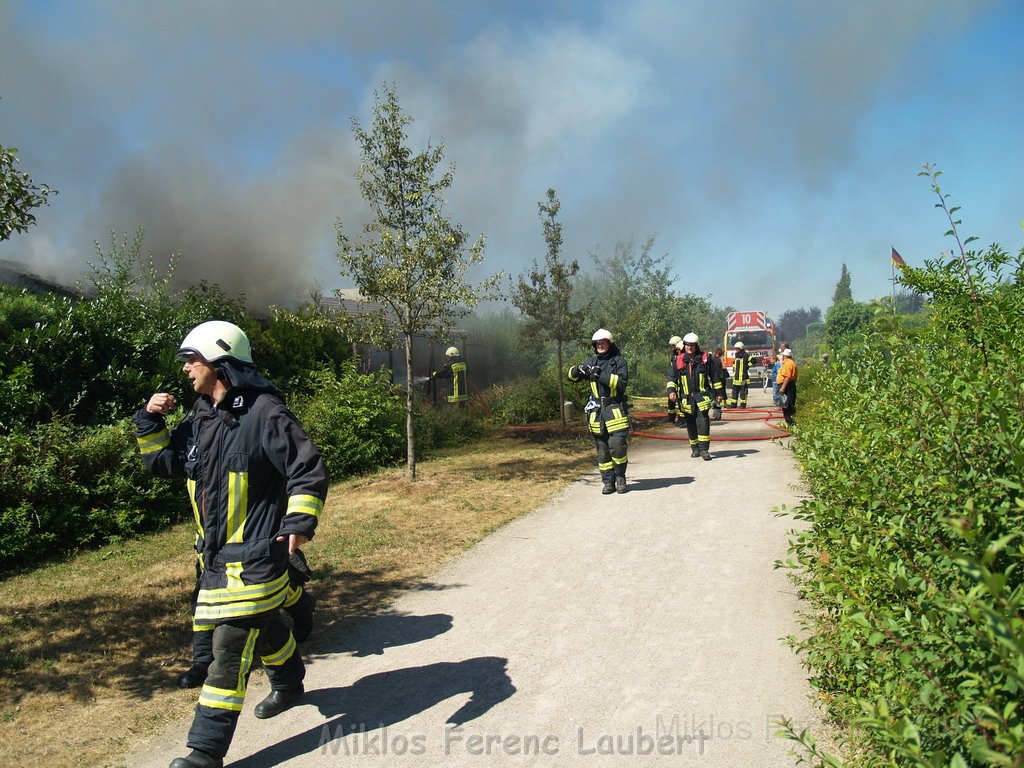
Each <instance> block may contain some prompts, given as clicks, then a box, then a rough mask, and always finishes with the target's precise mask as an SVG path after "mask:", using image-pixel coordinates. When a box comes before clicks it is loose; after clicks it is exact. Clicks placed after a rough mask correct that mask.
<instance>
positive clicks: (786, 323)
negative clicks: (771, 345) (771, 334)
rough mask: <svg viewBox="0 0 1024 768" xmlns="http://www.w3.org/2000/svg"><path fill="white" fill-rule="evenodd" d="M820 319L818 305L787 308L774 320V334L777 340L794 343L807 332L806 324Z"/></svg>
mask: <svg viewBox="0 0 1024 768" xmlns="http://www.w3.org/2000/svg"><path fill="white" fill-rule="evenodd" d="M820 321H821V310H820V309H819V308H818V307H811V308H810V309H804V308H803V307H800V308H799V309H787V310H786V311H785V312H783V313H782V314H781V315H779V317H778V319H777V320H776V321H775V334H776V336H777V337H778V339H779V341H788V342H789V343H790V344H795V343H796V342H798V341H800V339H802V338H804V337H805V336H806V335H807V334H808V332H809V331H808V328H807V326H809V325H810V324H811V323H817V322H820Z"/></svg>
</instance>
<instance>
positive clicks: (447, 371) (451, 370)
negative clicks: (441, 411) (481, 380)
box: [430, 347, 469, 408]
mask: <svg viewBox="0 0 1024 768" xmlns="http://www.w3.org/2000/svg"><path fill="white" fill-rule="evenodd" d="M444 354H445V357H446V358H448V359H447V360H445V362H444V365H442V366H441V368H440V369H439V370H436V371H433V372H432V373H431V374H430V376H431V378H434V379H451V380H452V393H451V394H450V395H446V396H445V398H444V399H445V400H446V401H447V402H449V403H458V405H459V407H460V408H465V407H466V401H467V400H469V390H467V389H466V385H467V384H466V372H467V368H466V359H465V358H464V357H463V356H462V355H460V354H459V350H458V347H448V349H446V350H445V351H444Z"/></svg>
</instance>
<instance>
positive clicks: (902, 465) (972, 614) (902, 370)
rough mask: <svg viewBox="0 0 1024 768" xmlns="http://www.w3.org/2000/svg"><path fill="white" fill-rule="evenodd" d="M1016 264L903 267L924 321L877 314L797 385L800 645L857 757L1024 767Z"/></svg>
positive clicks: (870, 761) (967, 257)
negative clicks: (804, 492)
mask: <svg viewBox="0 0 1024 768" xmlns="http://www.w3.org/2000/svg"><path fill="white" fill-rule="evenodd" d="M954 232H955V225H954ZM1022 274H1024V251H1022V252H1021V254H1020V255H1018V256H1017V257H1015V258H1011V257H1009V256H1008V255H1007V254H1006V253H1005V252H1003V251H1001V250H1000V249H999V248H998V247H996V246H993V247H991V248H990V249H989V250H987V251H986V252H984V253H975V252H966V253H962V258H955V259H952V260H949V261H945V262H942V261H932V262H928V263H927V264H926V265H925V267H924V268H923V269H907V270H905V272H904V275H903V281H904V282H905V283H906V284H907V285H909V286H911V287H913V288H914V289H916V290H918V291H919V292H921V293H922V294H925V295H926V296H928V297H929V299H930V300H931V302H932V311H931V313H930V314H929V316H928V323H927V325H926V326H925V327H917V328H914V327H906V326H905V325H903V324H901V323H900V322H899V320H898V319H895V318H894V319H887V318H885V317H879V318H876V320H875V325H874V328H875V331H874V332H871V333H867V334H862V335H861V336H860V337H859V338H858V339H853V338H852V337H847V342H850V343H848V344H847V346H845V347H843V348H841V349H838V350H835V353H836V354H835V356H836V358H837V361H835V362H834V363H833V365H832V366H830V367H828V368H826V369H824V370H825V375H822V376H817V377H815V386H814V387H812V388H809V389H808V390H807V391H805V390H803V389H801V399H802V400H804V397H805V394H806V395H808V396H809V397H810V398H811V399H812V401H813V400H815V399H817V400H818V401H819V402H818V404H817V407H812V408H809V409H808V411H807V412H806V413H802V414H801V422H800V424H799V427H800V429H799V435H800V440H799V441H798V442H797V443H796V444H795V449H796V452H797V456H798V458H799V460H800V462H801V465H802V466H803V470H804V476H805V479H806V481H807V483H808V485H809V486H810V489H811V491H812V493H813V497H812V498H810V499H808V500H807V501H804V502H803V503H801V505H800V506H799V507H798V508H797V510H796V517H797V518H798V519H801V520H804V521H806V523H807V526H806V527H805V528H803V529H802V530H800V531H797V532H794V538H793V540H792V541H791V549H790V557H789V559H788V565H789V566H790V567H792V568H794V569H796V571H797V574H798V575H797V580H798V583H799V584H800V588H801V592H802V594H803V596H804V597H805V598H806V599H807V600H808V601H809V604H810V606H811V610H810V611H808V613H807V615H806V619H805V627H806V629H807V633H806V634H805V635H804V636H802V637H800V638H791V643H792V645H793V646H794V647H795V648H796V649H797V650H798V651H799V652H800V654H801V655H802V656H803V658H804V660H805V662H806V664H807V666H808V667H809V668H810V670H811V673H812V681H813V683H814V685H815V686H816V687H817V688H818V689H819V690H820V691H821V696H822V699H823V700H825V701H827V702H829V706H830V709H831V714H832V715H833V716H834V717H835V718H836V720H837V721H838V722H840V723H842V724H845V725H846V726H847V729H848V730H847V733H848V738H849V744H848V747H849V749H848V752H849V754H850V755H851V757H850V758H849V759H848V762H846V763H845V764H846V765H851V766H895V765H899V766H903V765H907V766H921V767H922V768H924V767H925V766H927V767H928V768H940V767H941V768H946V766H949V767H951V768H952V767H954V766H956V767H960V768H966V767H967V766H1013V765H1020V764H1021V759H1022V755H1024V720H1022V712H1021V703H1022V701H1024V540H1022V538H1021V529H1022V524H1024V483H1022V477H1024V390H1022V388H1021V381H1024V360H1022V357H1021V355H1020V351H1019V349H1018V348H1017V338H1018V336H1019V333H1020V328H1021V327H1022V319H1024V285H1022V284H1021V280H1020V276H1021V275H1022ZM890 317H891V316H890ZM802 385H803V378H801V386H802ZM805 403H806V401H805ZM808 414H809V417H807V418H805V416H807V415H808ZM790 735H791V737H792V738H795V739H797V740H798V741H801V742H802V743H803V744H804V745H805V747H806V748H807V749H808V751H809V752H810V753H811V754H812V755H813V756H814V757H815V758H816V759H817V760H818V762H817V763H816V764H818V765H823V764H828V765H839V764H840V763H839V761H837V760H834V759H833V758H830V757H827V756H826V755H825V754H824V753H822V752H821V751H820V750H819V748H818V747H817V746H816V745H815V744H814V741H813V737H810V736H809V735H808V734H806V733H805V734H802V735H801V734H797V733H795V732H791V733H790ZM830 761H831V762H830Z"/></svg>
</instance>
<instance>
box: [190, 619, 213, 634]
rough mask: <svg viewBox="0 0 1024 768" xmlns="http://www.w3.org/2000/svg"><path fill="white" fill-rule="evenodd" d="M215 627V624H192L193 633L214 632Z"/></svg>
mask: <svg viewBox="0 0 1024 768" xmlns="http://www.w3.org/2000/svg"><path fill="white" fill-rule="evenodd" d="M215 626H216V625H215V624H196V623H195V622H194V621H193V622H192V631H193V632H212V631H213V628H214V627H215Z"/></svg>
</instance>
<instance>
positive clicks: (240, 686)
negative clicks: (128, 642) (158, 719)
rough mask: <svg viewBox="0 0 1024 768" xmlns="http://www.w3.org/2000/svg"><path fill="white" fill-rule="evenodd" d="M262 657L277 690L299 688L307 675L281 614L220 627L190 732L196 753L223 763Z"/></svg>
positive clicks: (191, 745)
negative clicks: (257, 660)
mask: <svg viewBox="0 0 1024 768" xmlns="http://www.w3.org/2000/svg"><path fill="white" fill-rule="evenodd" d="M257 655H259V657H260V659H261V660H262V662H263V666H264V667H266V669H267V677H268V678H270V686H271V688H273V689H274V690H286V689H290V688H293V687H295V686H296V685H298V684H299V683H301V682H302V680H303V678H304V677H305V676H306V667H305V665H304V664H303V663H302V657H301V656H300V655H299V654H298V652H297V651H296V649H295V638H293V637H292V633H291V630H290V629H289V628H288V625H287V624H286V623H285V622H284V619H282V618H281V613H280V611H279V610H275V611H274V612H273V613H267V614H263V615H261V616H254V617H251V618H246V619H236V620H232V621H230V622H228V623H225V624H218V625H217V626H216V627H215V628H214V630H213V663H212V664H210V671H209V672H208V673H207V676H206V682H205V683H204V684H203V689H202V692H201V693H200V694H199V703H198V704H197V705H196V714H195V719H194V720H193V721H192V728H191V729H190V730H189V732H188V742H187V744H188V746H189V748H190V749H198V750H199V751H201V752H205V753H206V754H208V755H210V756H212V757H219V758H223V757H224V755H226V754H227V751H228V747H229V746H230V744H231V737H232V736H234V733H235V726H236V725H237V724H238V715H239V714H240V713H241V711H242V701H243V700H244V698H245V689H246V686H247V685H248V683H249V673H250V672H251V671H252V665H253V661H254V660H255V658H256V656H257Z"/></svg>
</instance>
